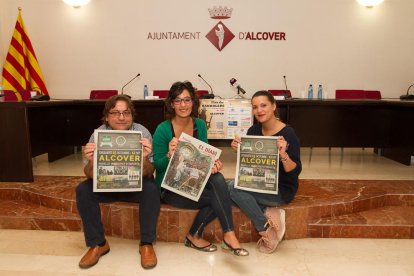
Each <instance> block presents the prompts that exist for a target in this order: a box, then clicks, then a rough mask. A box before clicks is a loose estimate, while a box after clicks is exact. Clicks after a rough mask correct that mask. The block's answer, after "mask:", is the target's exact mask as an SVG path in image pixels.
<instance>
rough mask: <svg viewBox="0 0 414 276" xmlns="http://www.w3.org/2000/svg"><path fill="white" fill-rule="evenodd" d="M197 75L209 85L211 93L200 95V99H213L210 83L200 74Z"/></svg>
mask: <svg viewBox="0 0 414 276" xmlns="http://www.w3.org/2000/svg"><path fill="white" fill-rule="evenodd" d="M198 77H199V78H201V79H202V80H203V81H204V82H205V83H206V84H207V85H208V86H209V87H210V90H211V93H209V94H207V95H205V94H204V95H201V96H200V99H214V94H213V88H212V87H211V85H210V84H209V83H208V82H207V81H206V80H205V79H204V78H203V77H202V76H201V75H200V74H198Z"/></svg>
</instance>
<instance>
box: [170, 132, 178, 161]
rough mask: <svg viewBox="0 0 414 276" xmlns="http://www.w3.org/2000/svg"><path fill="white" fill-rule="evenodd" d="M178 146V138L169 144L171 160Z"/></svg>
mask: <svg viewBox="0 0 414 276" xmlns="http://www.w3.org/2000/svg"><path fill="white" fill-rule="evenodd" d="M177 145H178V138H176V137H173V138H172V140H171V141H170V143H169V144H168V157H169V158H171V156H172V155H173V154H174V152H175V150H176V149H177Z"/></svg>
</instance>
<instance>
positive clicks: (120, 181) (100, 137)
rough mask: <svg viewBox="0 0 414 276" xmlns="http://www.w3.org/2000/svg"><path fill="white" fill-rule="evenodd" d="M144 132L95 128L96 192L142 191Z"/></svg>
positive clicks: (94, 180) (94, 185)
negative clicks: (141, 141)
mask: <svg viewBox="0 0 414 276" xmlns="http://www.w3.org/2000/svg"><path fill="white" fill-rule="evenodd" d="M141 137H142V133H141V132H140V131H131V130H98V129H97V130H95V132H94V139H95V142H96V149H95V153H94V156H93V166H94V171H93V191H94V192H136V191H141V190H142V165H143V163H142V157H143V156H142V144H141V143H139V141H140V140H141Z"/></svg>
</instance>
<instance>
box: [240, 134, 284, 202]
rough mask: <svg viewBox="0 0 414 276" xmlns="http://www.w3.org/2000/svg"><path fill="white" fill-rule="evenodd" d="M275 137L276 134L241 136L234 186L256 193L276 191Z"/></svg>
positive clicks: (277, 178) (277, 161)
mask: <svg viewBox="0 0 414 276" xmlns="http://www.w3.org/2000/svg"><path fill="white" fill-rule="evenodd" d="M277 138H278V137H276V136H271V137H268V136H245V137H241V143H240V144H239V147H238V149H237V168H236V178H235V184H234V187H235V188H237V189H241V190H246V191H251V192H257V193H266V194H277V193H278V180H279V151H278V149H277V146H276V140H277Z"/></svg>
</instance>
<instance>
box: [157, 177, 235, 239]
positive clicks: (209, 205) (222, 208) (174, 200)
mask: <svg viewBox="0 0 414 276" xmlns="http://www.w3.org/2000/svg"><path fill="white" fill-rule="evenodd" d="M162 199H163V200H164V201H165V202H167V203H168V204H170V205H172V206H174V207H177V208H183V209H198V210H199V211H198V213H197V215H196V217H195V219H194V222H193V224H192V226H191V228H190V231H189V233H190V235H191V236H193V237H202V235H203V231H204V228H205V227H206V226H207V225H208V224H209V223H210V222H211V221H213V220H214V219H215V218H218V219H219V221H220V225H221V228H222V230H223V233H226V232H229V231H233V229H234V226H233V215H232V209H231V208H232V207H231V206H232V203H231V199H230V193H229V190H228V188H227V183H226V181H225V179H224V177H223V175H222V174H221V173H216V174H212V175H211V176H210V178H209V179H208V182H207V184H206V187H205V188H204V191H203V192H202V194H201V196H200V199H199V200H198V201H194V200H191V199H188V198H186V197H183V196H181V195H179V194H176V193H173V192H171V191H168V190H164V191H163V192H162Z"/></svg>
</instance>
